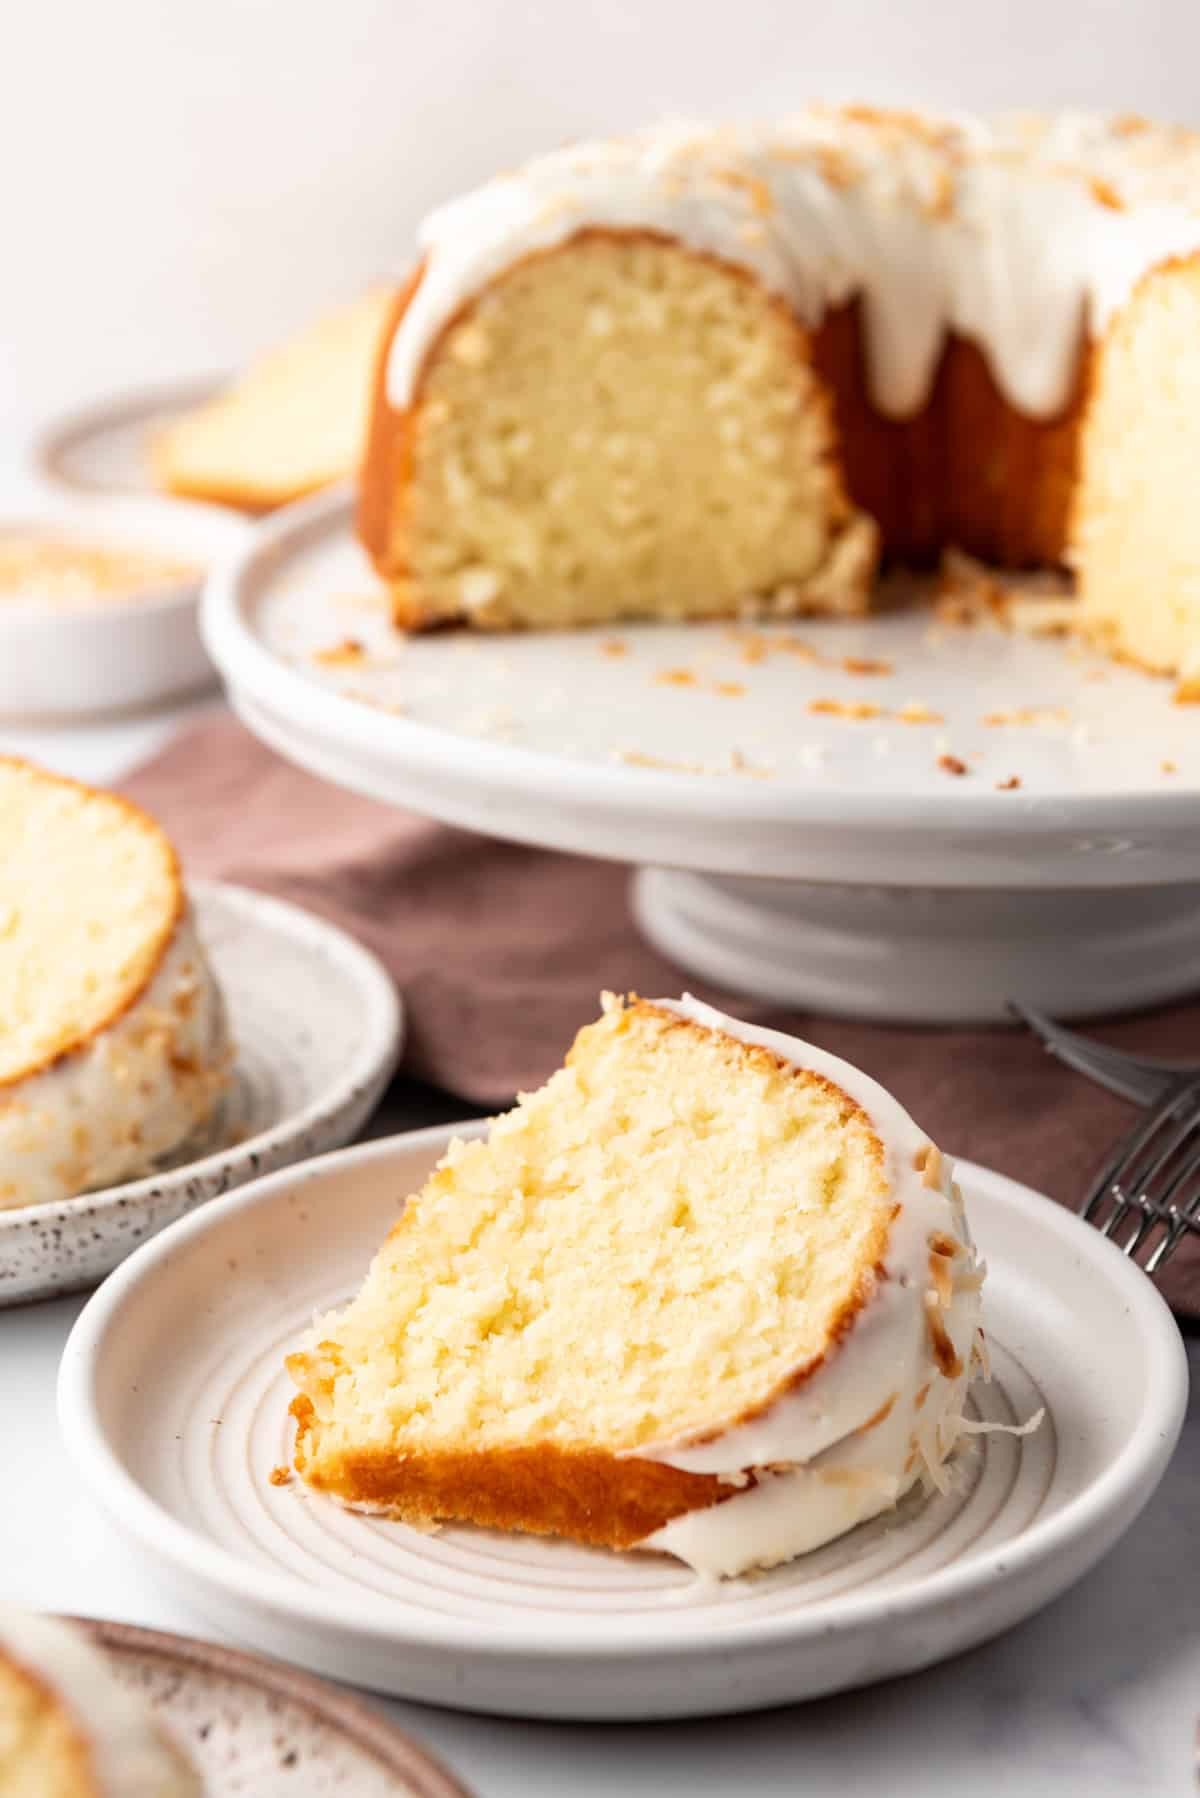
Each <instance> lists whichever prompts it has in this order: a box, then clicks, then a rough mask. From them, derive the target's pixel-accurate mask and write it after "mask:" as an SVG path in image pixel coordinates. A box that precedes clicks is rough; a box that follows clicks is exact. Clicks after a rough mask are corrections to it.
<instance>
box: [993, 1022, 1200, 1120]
mask: <svg viewBox="0 0 1200 1798" xmlns="http://www.w3.org/2000/svg"><path fill="white" fill-rule="evenodd" d="M1008 1008H1009V1010H1010V1011H1011V1012H1012V1013H1013V1014H1014V1016H1016V1017H1018V1018H1020V1019H1022V1021H1023V1022H1024V1023H1025V1024H1027V1025H1028V1027H1029V1029H1030V1030H1032V1032H1033V1034H1034V1035H1035V1036H1036V1037H1037V1038H1038V1040H1039V1042H1040V1043H1041V1044H1042V1047H1043V1048H1044V1049H1046V1050H1047V1051H1048V1052H1049V1054H1051V1055H1053V1056H1055V1057H1056V1058H1057V1059H1058V1060H1059V1061H1061V1062H1065V1064H1066V1065H1067V1067H1069V1068H1074V1070H1075V1072H1076V1073H1077V1074H1083V1075H1084V1076H1085V1077H1086V1078H1087V1079H1089V1080H1095V1081H1096V1082H1097V1083H1098V1084H1099V1085H1100V1086H1104V1087H1107V1088H1108V1090H1109V1091H1110V1092H1115V1093H1116V1094H1117V1095H1118V1097H1119V1098H1122V1099H1131V1100H1132V1101H1133V1103H1134V1104H1135V1105H1153V1104H1155V1103H1156V1102H1157V1101H1158V1100H1159V1099H1160V1098H1162V1096H1163V1094H1164V1092H1165V1091H1167V1090H1168V1087H1169V1086H1170V1084H1171V1083H1173V1082H1174V1081H1176V1080H1178V1079H1179V1078H1181V1076H1180V1075H1179V1073H1178V1071H1176V1070H1172V1069H1170V1068H1166V1067H1157V1066H1155V1065H1154V1064H1153V1063H1149V1064H1148V1063H1147V1062H1146V1061H1145V1060H1144V1059H1143V1058H1142V1057H1140V1056H1136V1055H1127V1054H1126V1053H1125V1052H1124V1050H1121V1049H1113V1048H1111V1047H1110V1046H1109V1044H1107V1043H1097V1042H1093V1041H1092V1039H1091V1038H1090V1037H1087V1036H1080V1035H1079V1033H1078V1032H1077V1031H1074V1030H1066V1029H1064V1028H1063V1026H1062V1025H1061V1024H1056V1023H1055V1021H1054V1019H1053V1018H1049V1017H1047V1016H1046V1014H1045V1012H1041V1011H1036V1010H1034V1008H1033V1007H1032V1006H1031V1005H1023V1004H1019V1003H1017V1002H1016V1001H1015V1000H1010V1001H1009V1007H1008Z"/></svg>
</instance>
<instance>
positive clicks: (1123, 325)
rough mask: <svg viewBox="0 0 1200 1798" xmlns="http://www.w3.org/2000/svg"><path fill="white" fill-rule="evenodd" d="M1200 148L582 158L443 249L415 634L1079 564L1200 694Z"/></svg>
mask: <svg viewBox="0 0 1200 1798" xmlns="http://www.w3.org/2000/svg"><path fill="white" fill-rule="evenodd" d="M1197 341H1200V138H1198V137H1196V136H1195V135H1193V134H1191V133H1189V132H1186V131H1184V130H1182V129H1177V128H1172V127H1166V126H1157V125H1152V124H1149V123H1147V122H1145V121H1143V120H1141V119H1137V118H1131V117H1113V118H1106V117H1093V116H1080V115H1061V116H1056V117H1046V118H1034V117H1029V116H1020V117H1014V118H1009V119H1002V120H999V121H986V122H985V121H983V120H979V119H972V118H954V119H949V118H945V119H943V118H936V117H932V116H928V115H918V114H912V113H898V112H880V111H875V110H872V109H869V108H863V107H847V108H841V109H837V108H829V107H812V108H810V109H808V110H807V111H804V112H801V113H799V114H798V115H796V116H794V117H792V118H789V119H786V120H784V121H782V122H780V123H779V124H777V125H772V126H766V127H759V128H755V129H732V128H723V129H714V128H711V127H707V126H692V125H680V126H671V127H663V128H659V129H657V130H652V131H647V132H644V133H641V134H638V135H636V136H633V137H630V138H628V139H622V140H612V141H608V142H602V143H594V144H582V145H577V146H574V147H572V148H569V149H565V150H561V151H557V152H555V153H554V154H552V155H549V156H546V157H543V158H540V159H538V160H536V161H534V162H532V163H530V164H528V165H527V166H526V167H524V168H522V169H518V170H517V171H515V172H513V173H510V174H506V175H503V176H499V177H497V178H496V179H495V180H493V181H491V182H489V183H488V184H487V185H486V186H484V187H482V188H480V189H479V190H477V191H476V192H474V193H472V194H469V195H467V196H466V197H465V198H463V199H461V200H458V201H455V202H453V203H452V204H450V205H448V206H446V207H443V208H442V209H441V210H440V211H438V212H436V213H435V214H433V215H432V216H431V218H430V219H429V220H428V221H427V223H426V225H425V227H424V229H423V231H422V233H421V242H420V259H419V262H418V265H417V268H416V270H415V272H414V274H413V276H412V278H411V279H410V280H409V282H408V284H407V286H406V287H405V289H404V291H403V293H402V294H401V295H400V296H399V297H398V299H397V301H396V303H395V305H394V309H393V313H392V317H391V320H390V322H389V323H388V325H387V326H386V327H385V329H384V332H383V336H382V348H381V351H380V355H379V361H378V368H377V379H376V387H375V394H374V402H373V407H372V415H371V425H370V433H369V438H368V449H367V454H366V460H365V466H364V472H363V483H362V493H361V501H360V513H359V523H360V532H361V535H362V538H363V541H364V543H365V545H366V547H367V549H368V550H369V552H370V554H371V556H372V557H373V559H374V561H375V563H376V566H377V567H378V569H379V571H380V573H381V574H382V575H383V576H384V578H385V579H386V580H387V582H388V583H389V585H390V588H391V592H392V597H393V607H394V614H395V618H396V621H397V623H398V624H400V625H402V626H403V627H405V628H417V629H419V628H423V627H426V626H433V625H436V624H439V623H442V622H445V621H451V620H456V621H463V622H467V623H470V624H472V625H475V626H478V627H481V628H492V629H504V628H511V627H515V626H530V625H532V626H546V625H567V624H576V623H583V622H589V621H598V620H602V619H603V620H608V619H615V618H623V617H664V616H665V617H693V616H712V615H715V614H732V613H739V612H745V611H747V610H759V611H762V612H766V613H768V614H771V613H774V614H778V615H787V614H792V613H799V612H854V611H859V610H862V609H863V608H864V607H865V606H866V605H867V603H868V599H869V594H870V589H871V580H872V574H873V570H874V565H875V561H876V557H877V553H878V551H880V550H882V552H883V554H884V555H886V556H889V557H893V558H899V559H902V560H905V561H909V562H913V561H915V562H921V561H928V560H931V559H935V558H936V557H937V555H938V553H939V552H940V551H941V550H943V549H945V548H947V547H951V546H954V547H957V548H960V549H962V550H965V551H967V552H968V553H970V554H972V555H976V556H979V557H981V558H983V559H985V560H987V561H991V562H995V563H998V564H1001V565H1005V566H1008V567H1014V568H1023V567H1042V566H1064V565H1065V566H1068V567H1070V568H1072V569H1073V570H1074V572H1075V575H1076V578H1077V586H1078V593H1079V605H1078V608H1077V610H1078V622H1079V624H1080V626H1081V627H1082V628H1083V629H1085V630H1087V631H1089V632H1090V633H1091V634H1092V635H1093V636H1095V637H1096V638H1097V639H1098V640H1099V641H1100V642H1101V643H1103V644H1104V645H1105V646H1107V647H1108V648H1110V649H1111V650H1113V651H1114V652H1116V653H1118V654H1121V655H1124V656H1126V657H1129V658H1131V659H1133V660H1136V661H1138V662H1140V663H1142V664H1144V665H1145V666H1146V667H1149V668H1152V669H1156V670H1162V671H1169V672H1177V673H1182V674H1183V675H1184V676H1185V678H1190V677H1191V676H1193V675H1200V525H1197V524H1195V523H1194V522H1193V517H1194V508H1193V507H1192V506H1191V505H1190V503H1189V497H1188V496H1189V482H1190V478H1191V476H1190V470H1191V468H1192V466H1193V464H1194V462H1195V460H1196V451H1197V449H1198V448H1200V423H1197V420H1198V419H1200V407H1198V406H1197V405H1196V404H1195V403H1194V401H1195V397H1196V395H1195V394H1194V393H1193V389H1196V390H1197V393H1200V355H1198V354H1197V352H1196V349H1195V345H1196V343H1197Z"/></svg>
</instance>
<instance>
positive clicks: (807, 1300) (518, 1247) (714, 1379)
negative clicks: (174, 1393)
mask: <svg viewBox="0 0 1200 1798" xmlns="http://www.w3.org/2000/svg"><path fill="white" fill-rule="evenodd" d="M981 1281H982V1269H981V1268H980V1266H979V1264H978V1263H977V1262H976V1259H975V1256H974V1252H973V1250H972V1247H971V1241H970V1236H969V1233H968V1230H967V1226H966V1222H965V1219H964V1215H963V1210H962V1204H961V1201H960V1199H959V1197H958V1194H957V1192H956V1189H955V1187H954V1185H953V1183H952V1181H951V1178H950V1170H949V1164H948V1163H947V1162H946V1160H945V1159H944V1157H942V1156H941V1155H940V1154H939V1153H938V1151H937V1149H936V1148H934V1147H933V1146H932V1145H931V1144H930V1143H929V1142H928V1140H927V1138H926V1137H925V1136H924V1135H923V1134H922V1132H921V1131H920V1130H919V1129H918V1128H917V1126H916V1125H915V1124H914V1123H913V1122H912V1120H911V1119H910V1118H908V1117H907V1116H906V1115H905V1113H904V1112H903V1111H902V1110H901V1108H900V1107H899V1106H898V1105H897V1104H896V1102H895V1101H894V1100H893V1099H891V1098H890V1097H889V1096H888V1095H887V1094H886V1093H885V1092H883V1090H882V1089H881V1088H880V1087H878V1086H876V1085H875V1084H874V1082H872V1081H870V1080H867V1079H866V1078H865V1077H864V1076H863V1075H862V1074H859V1073H857V1072H856V1071H855V1070H854V1069H852V1068H850V1067H848V1066H847V1065H846V1064H845V1063H844V1062H840V1061H838V1060H836V1059H835V1058H834V1057H832V1056H828V1055H825V1054H824V1053H822V1052H821V1051H820V1050H817V1049H814V1048H812V1047H810V1046H809V1045H807V1044H804V1043H801V1042H799V1041H796V1040H795V1039H793V1038H790V1037H786V1036H781V1035H778V1034H776V1033H773V1032H770V1031H762V1030H757V1029H751V1028H748V1027H747V1026H744V1025H742V1024H739V1023H737V1022H735V1021H734V1020H733V1019H730V1018H727V1017H725V1016H723V1015H722V1014H720V1013H718V1012H715V1011H712V1010H710V1009H709V1008H708V1007H706V1006H702V1005H698V1004H696V1003H694V1002H692V1001H682V1002H679V1003H670V1002H666V1001H658V1002H654V1003H649V1002H645V1001H634V1002H632V1003H629V1004H622V1003H621V1002H619V1001H617V1000H612V999H610V1000H607V1001H606V1006H605V1010H604V1013H603V1015H602V1016H601V1017H600V1019H599V1020H598V1021H597V1022H595V1023H593V1024H591V1025H589V1026H587V1027H586V1028H585V1029H583V1030H582V1031H581V1032H580V1033H579V1036H578V1037H577V1038H576V1041H575V1044H574V1047H573V1048H572V1050H571V1052H570V1054H569V1055H568V1057H567V1061H566V1065H565V1066H564V1067H563V1068H562V1069H561V1070H560V1071H559V1072H558V1073H557V1074H555V1075H554V1076H553V1077H552V1079H551V1080H550V1081H549V1082H548V1084H547V1085H546V1086H545V1087H543V1088H542V1090H541V1091H540V1092H537V1093H534V1094H532V1095H531V1096H528V1097H526V1098H523V1099H522V1100H521V1101H520V1103H519V1104H518V1105H517V1107H516V1109H515V1110H513V1111H511V1112H509V1113H508V1114H507V1115H506V1116H504V1117H501V1118H499V1119H497V1120H496V1121H495V1122H494V1123H493V1124H492V1126H491V1131H490V1134H489V1136H488V1137H487V1139H486V1140H479V1141H471V1142H456V1143H454V1144H452V1145H451V1147H450V1149H449V1151H448V1152H447V1154H446V1156H445V1157H444V1159H443V1160H442V1162H441V1163H440V1164H439V1166H438V1168H437V1169H436V1170H435V1172H434V1174H433V1175H432V1177H431V1178H430V1180H429V1181H428V1183H427V1184H426V1186H425V1187H424V1188H423V1190H422V1191H421V1192H420V1193H418V1194H417V1195H416V1196H415V1197H413V1198H411V1199H409V1201H408V1202H407V1204H406V1205H405V1208H404V1211H403V1213H402V1215H401V1217H400V1219H399V1221H398V1222H397V1223H396V1225H395V1227H394V1228H393V1230H392V1231H391V1234H390V1235H389V1236H388V1238H387V1240H386V1241H385V1243H384V1244H383V1247H382V1248H381V1249H380V1251H379V1253H378V1254H377V1256H376V1257H375V1260H374V1262H373V1264H372V1266H371V1268H370V1271H369V1272H368V1274H367V1277H366V1281H365V1284H364V1285H363V1288H362V1290H361V1292H360V1293H359V1295H358V1296H357V1298H355V1299H354V1300H353V1302H352V1303H351V1304H350V1305H349V1306H348V1307H347V1308H346V1309H345V1310H344V1311H342V1312H340V1313H339V1314H336V1315H334V1316H330V1317H326V1318H324V1319H321V1320H319V1322H318V1323H317V1325H316V1327H315V1329H314V1332H313V1335H312V1338H311V1341H310V1342H309V1344H308V1345H307V1346H306V1347H305V1348H304V1349H303V1350H302V1351H301V1352H299V1353H296V1354H293V1355H292V1356H290V1357H289V1360H288V1368H289V1371H290V1373H291V1375H292V1378H293V1379H294V1380H295V1382H296V1384H297V1386H298V1387H299V1389H300V1392H299V1396H298V1397H297V1398H295V1399H294V1400H293V1402H292V1410H293V1413H294V1415H295V1417H296V1420H297V1426H298V1427H297V1434H296V1446H295V1464H296V1467H297V1469H298V1471H299V1472H300V1473H301V1474H302V1475H303V1477H304V1478H305V1479H306V1480H307V1481H308V1482H309V1483H310V1484H311V1485H312V1486H315V1487H318V1488H320V1489H322V1490H324V1491H327V1492H331V1493H334V1494H336V1495H337V1497H339V1498H340V1499H342V1500H344V1501H346V1502H347V1503H349V1504H352V1505H364V1506H369V1507H371V1508H374V1509H382V1510H384V1511H387V1512H390V1513H392V1514H393V1515H394V1516H396V1517H399V1518H403V1519H406V1520H409V1521H413V1522H418V1523H425V1522H428V1521H430V1520H441V1519H459V1520H463V1521H468V1522H472V1523H477V1524H485V1525H490V1526H493V1527H497V1528H501V1529H507V1530H527V1531H532V1532H535V1533H540V1534H553V1535H559V1536H566V1537H572V1538H574V1539H576V1540H578V1541H580V1542H585V1543H590V1544H595V1545H600V1546H605V1547H609V1548H616V1549H628V1548H635V1547H640V1548H652V1549H662V1550H665V1551H667V1552H670V1553H673V1554H675V1555H678V1556H679V1557H680V1558H682V1559H683V1560H685V1561H688V1562H690V1563H691V1564H692V1565H694V1566H695V1567H697V1568H700V1569H703V1570H706V1571H710V1572H713V1573H718V1574H736V1573H739V1572H742V1571H744V1570H745V1569H746V1568H748V1567H751V1566H756V1565H772V1564H774V1563H777V1562H780V1561H784V1560H788V1559H790V1558H792V1557H793V1556H794V1555H797V1554H800V1553H802V1552H804V1551H806V1550H807V1549H809V1548H812V1547H815V1546H816V1545H817V1544H819V1543H820V1542H823V1541H826V1540H828V1539H829V1538H831V1537H833V1536H836V1535H838V1534H840V1533H841V1532H842V1531H844V1530H846V1529H849V1528H850V1527H851V1526H852V1525H854V1524H855V1523H857V1522H859V1521H860V1520H861V1519H862V1518H865V1517H869V1516H872V1515H874V1514H875V1513H877V1512H879V1511H882V1510H885V1509H887V1508H888V1507H890V1506H892V1505H894V1504H895V1503H896V1501H897V1500H898V1499H899V1498H900V1497H901V1495H902V1494H903V1493H904V1492H905V1491H906V1490H907V1489H908V1488H909V1487H910V1486H911V1485H912V1484H913V1483H914V1482H915V1481H916V1480H918V1479H920V1478H921V1477H922V1476H925V1477H927V1478H929V1479H931V1480H932V1481H934V1482H935V1483H938V1482H941V1481H942V1480H943V1479H944V1476H943V1475H942V1473H941V1471H940V1470H941V1467H942V1464H943V1463H944V1461H945V1460H946V1458H947V1456H948V1455H949V1454H950V1453H951V1452H952V1450H953V1448H954V1446H955V1444H956V1441H957V1440H958V1437H959V1434H960V1431H961V1429H962V1410H963V1404H964V1400H965V1396H966V1389H967V1384H968V1380H969V1378H970V1373H971V1366H972V1357H973V1354H974V1350H975V1345H976V1338H977V1334H978V1321H979V1288H980V1285H981Z"/></svg>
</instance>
